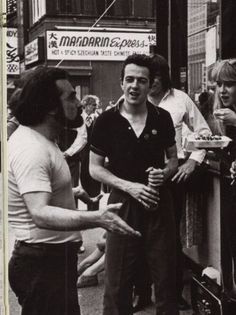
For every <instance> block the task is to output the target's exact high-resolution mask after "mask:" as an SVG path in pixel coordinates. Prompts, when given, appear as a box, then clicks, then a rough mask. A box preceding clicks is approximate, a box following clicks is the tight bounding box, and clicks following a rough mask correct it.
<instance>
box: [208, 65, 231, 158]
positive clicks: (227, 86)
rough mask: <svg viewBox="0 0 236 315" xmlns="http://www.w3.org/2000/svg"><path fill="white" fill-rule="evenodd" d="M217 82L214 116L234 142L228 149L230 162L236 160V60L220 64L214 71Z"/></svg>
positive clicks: (213, 74)
mask: <svg viewBox="0 0 236 315" xmlns="http://www.w3.org/2000/svg"><path fill="white" fill-rule="evenodd" d="M212 76H213V79H214V80H215V82H216V93H215V104H214V106H215V110H214V116H215V118H216V119H217V120H218V122H220V124H221V127H222V128H221V130H222V132H223V133H224V134H225V135H227V136H228V137H230V138H232V139H233V141H232V142H231V143H230V145H229V146H228V148H227V151H229V153H230V156H229V162H230V163H231V162H232V161H233V160H235V159H236V59H226V60H222V61H221V62H219V63H218V64H217V65H216V66H215V68H214V69H213V71H212Z"/></svg>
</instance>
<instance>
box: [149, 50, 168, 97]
mask: <svg viewBox="0 0 236 315" xmlns="http://www.w3.org/2000/svg"><path fill="white" fill-rule="evenodd" d="M151 60H152V67H153V70H154V73H155V75H159V76H160V77H161V83H162V87H163V90H164V91H167V90H168V89H170V88H171V87H172V82H171V78H170V68H169V65H168V62H167V60H166V59H165V58H164V57H163V56H161V55H158V54H154V55H152V56H151Z"/></svg>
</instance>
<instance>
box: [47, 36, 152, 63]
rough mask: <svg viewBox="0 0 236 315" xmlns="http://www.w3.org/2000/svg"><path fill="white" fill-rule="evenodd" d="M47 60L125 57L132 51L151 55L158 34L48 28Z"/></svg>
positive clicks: (119, 58)
mask: <svg viewBox="0 0 236 315" xmlns="http://www.w3.org/2000/svg"><path fill="white" fill-rule="evenodd" d="M46 38H47V59H48V60H61V59H63V60H77V59H80V60H104V61H105V60H106V61H109V60H115V61H121V60H124V59H125V58H126V57H127V56H129V55H131V54H133V53H140V54H149V47H150V45H155V44H156V35H155V33H117V32H81V31H77V32H75V31H56V30H54V31H47V34H46Z"/></svg>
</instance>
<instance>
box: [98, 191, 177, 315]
mask: <svg viewBox="0 0 236 315" xmlns="http://www.w3.org/2000/svg"><path fill="white" fill-rule="evenodd" d="M162 190H163V191H162V193H161V202H160V203H159V208H158V210H157V211H155V212H148V211H147V210H145V209H144V208H143V207H142V206H141V205H140V204H139V203H138V202H136V201H135V200H134V199H133V198H131V197H129V196H127V195H126V194H124V193H122V192H119V191H112V193H111V195H110V198H109V203H115V202H122V203H123V206H122V208H121V209H120V212H119V214H120V216H121V217H122V218H123V219H124V220H125V221H126V222H128V223H129V224H130V225H131V226H132V227H133V228H135V229H137V230H139V231H140V232H141V234H142V237H141V238H130V237H126V236H120V235H116V234H113V233H108V235H107V243H106V263H105V270H106V274H105V293H104V312H103V314H104V315H130V314H133V312H132V292H133V285H134V282H135V281H134V277H137V274H136V266H137V262H138V261H139V260H140V259H143V255H144V256H145V259H146V261H147V265H148V268H149V270H150V274H151V277H152V280H153V283H154V288H155V297H156V314H158V315H177V314H179V313H178V309H177V299H176V281H175V222H174V215H173V211H172V202H171V197H170V195H169V193H168V191H167V190H166V189H165V188H163V189H162Z"/></svg>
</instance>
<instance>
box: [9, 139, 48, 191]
mask: <svg viewBox="0 0 236 315" xmlns="http://www.w3.org/2000/svg"><path fill="white" fill-rule="evenodd" d="M50 161H51V159H50V154H49V152H48V151H47V150H45V148H43V146H42V147H40V146H37V147H36V146H33V145H32V146H30V147H29V148H28V149H25V150H22V151H21V152H20V154H16V155H15V158H14V159H13V160H12V161H11V169H12V172H13V174H14V176H15V180H16V183H17V186H18V189H19V192H20V194H21V195H23V194H25V193H29V192H36V191H44V192H51V191H52V189H51V181H50V177H51V172H52V169H51V167H50Z"/></svg>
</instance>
